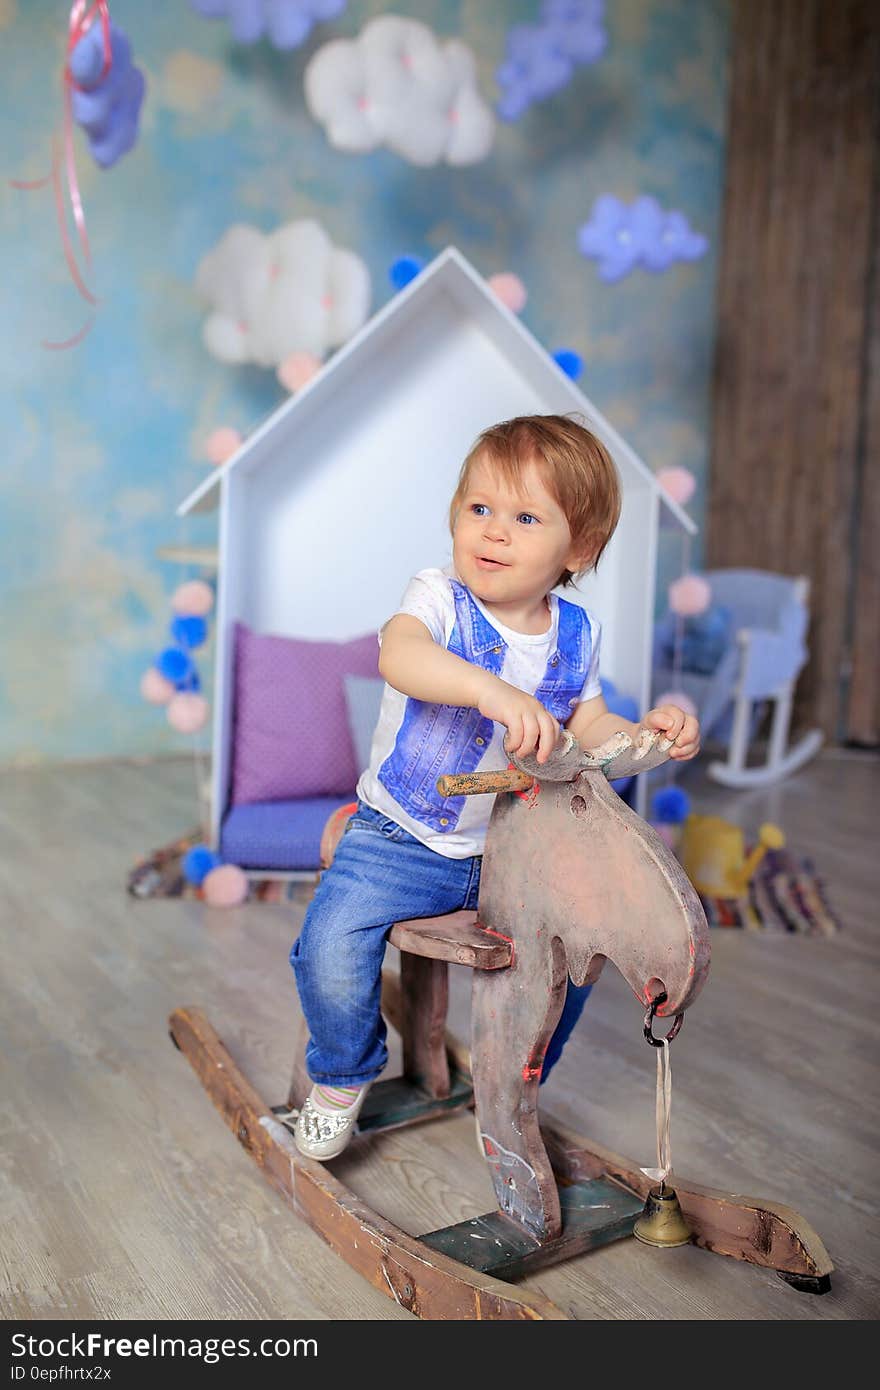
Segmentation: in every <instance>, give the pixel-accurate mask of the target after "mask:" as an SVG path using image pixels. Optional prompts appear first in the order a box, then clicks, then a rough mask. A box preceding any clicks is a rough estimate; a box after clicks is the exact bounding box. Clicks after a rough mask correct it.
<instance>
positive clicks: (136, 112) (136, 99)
mask: <svg viewBox="0 0 880 1390" xmlns="http://www.w3.org/2000/svg"><path fill="white" fill-rule="evenodd" d="M110 53H111V61H110V66H109V68H108V69H107V72H106V73H105V72H104V35H103V28H102V26H101V25H100V24H92V25H91V27H90V28H89V29H88V31H87V32H86V33H85V34H83V36H82V38H81V39H80V41H79V43H78V44H77V45H76V46H75V48H74V49H73V52H72V53H71V55H70V75H71V77H72V78H73V81H74V82H75V83H76V86H75V87H74V88H73V90H72V92H71V109H72V111H73V119H74V120H75V121H76V123H77V125H79V126H82V128H83V130H84V131H85V133H86V135H87V136H88V140H89V149H90V150H91V152H92V158H93V159H94V161H95V163H96V164H99V165H100V166H101V168H102V169H109V168H110V166H111V165H112V164H115V163H116V161H117V160H118V159H121V158H122V156H123V155H124V154H127V153H128V151H129V150H130V149H131V147H132V145H133V144H134V143H135V141H136V140H137V136H138V121H139V119H140V113H141V106H142V104H143V100H144V92H145V91H146V85H147V84H146V82H145V80H144V74H143V73H142V72H141V70H140V68H136V67H135V66H134V64H133V63H132V61H131V44H130V43H129V41H128V39H127V38H126V36H125V34H124V33H123V32H122V30H121V29H120V28H118V27H117V25H115V24H113V23H111V25H110Z"/></svg>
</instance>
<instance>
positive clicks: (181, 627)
mask: <svg viewBox="0 0 880 1390" xmlns="http://www.w3.org/2000/svg"><path fill="white" fill-rule="evenodd" d="M170 630H171V636H172V637H173V638H174V640H175V642H177V643H178V644H179V646H181V647H188V648H189V650H190V651H192V649H193V647H200V646H201V645H202V643H203V642H204V640H205V638H206V637H207V635H208V624H207V623H206V622H205V620H204V618H202V617H199V616H198V615H197V614H195V613H178V614H177V615H176V616H175V617H174V618H172V619H171V629H170Z"/></svg>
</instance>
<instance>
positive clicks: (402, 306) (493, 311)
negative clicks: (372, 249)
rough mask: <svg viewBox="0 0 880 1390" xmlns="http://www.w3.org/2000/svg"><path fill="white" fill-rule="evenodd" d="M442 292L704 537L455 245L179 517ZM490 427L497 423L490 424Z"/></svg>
mask: <svg viewBox="0 0 880 1390" xmlns="http://www.w3.org/2000/svg"><path fill="white" fill-rule="evenodd" d="M438 293H441V294H446V295H449V296H452V298H453V299H454V300H455V301H456V302H457V304H458V306H459V307H460V309H461V310H462V311H463V312H464V313H465V314H467V315H469V316H470V317H471V319H472V320H473V322H474V324H475V325H476V326H477V327H478V328H479V330H480V331H481V332H482V333H483V334H486V335H488V336H489V337H490V338H491V340H492V343H493V346H494V348H495V350H496V351H497V352H498V353H499V354H501V355H502V356H504V357H506V358H507V360H508V361H509V363H510V365H511V366H512V367H513V368H514V369H515V370H517V371H520V372H522V373H523V374H524V375H525V376H527V377H528V378H529V379H530V381H532V382H533V383H535V384H536V385H537V387H538V389H539V391H540V392H541V395H542V398H543V399H544V400H548V401H552V402H553V403H552V404H548V406H547V413H551V412H554V413H557V414H560V415H563V414H568V413H570V412H572V411H578V412H580V413H581V414H583V415H584V416H585V417H586V420H587V422H588V424H589V426H590V428H591V429H592V430H593V431H594V432H595V433H596V434H597V435H598V436H599V437H600V438H601V439H602V440H603V442H604V443H605V444H606V446H607V447H608V449H609V450H610V452H611V454H612V457H613V458H614V460H615V462H616V463H617V465H618V467H619V468H621V470H622V471H623V473H624V482H625V481H626V477H625V475H626V472H627V471H628V470H632V471H633V472H634V473H635V474H636V475H639V476H640V477H641V478H642V479H643V480H644V482H645V483H647V484H648V485H649V486H650V488H652V489H653V490H654V491H655V492H656V494H657V496H658V498H659V501H660V503H661V505H662V507H663V508H664V509H665V511H666V512H667V513H668V515H669V517H670V519H671V520H674V522H676V523H678V525H679V526H681V527H682V528H683V529H684V530H685V531H686V532H688V533H689V534H691V535H693V534H694V533H695V532H696V529H697V528H696V525H695V524H694V522H693V521H692V519H691V518H690V517H689V516H688V515H687V513H686V512H684V511H683V510H682V509H681V507H680V506H679V505H678V504H677V503H676V502H674V501H673V500H672V498H671V497H669V496H668V494H667V493H666V492H665V491H664V490H663V489H662V488H661V487H660V486H659V484H658V483H657V480H656V478H655V477H654V474H653V473H652V472H651V469H650V468H649V467H648V466H647V464H645V463H644V461H643V460H642V459H641V458H640V457H639V456H638V454H637V453H636V452H635V451H634V450H633V449H632V448H631V447H630V446H629V444H627V442H626V440H625V439H623V438H622V436H621V435H620V434H618V432H617V430H615V429H614V427H613V425H611V424H610V423H609V422H608V420H606V418H605V416H604V415H602V413H601V411H599V410H598V409H597V408H596V406H595V405H594V404H593V402H592V401H590V400H589V399H588V398H587V396H585V395H584V393H583V392H582V391H581V390H580V388H579V387H578V386H577V384H576V383H575V382H574V381H572V379H571V378H570V377H569V376H567V375H566V373H565V372H563V371H562V369H561V368H560V367H559V366H558V364H557V363H556V362H555V361H554V359H553V358H552V357H551V356H550V354H549V353H548V352H547V350H546V349H545V348H544V347H543V346H542V345H541V344H540V343H539V342H538V340H537V338H535V337H534V335H533V334H532V333H530V332H529V330H528V329H527V328H526V327H525V326H524V325H523V324H522V323H521V321H520V320H519V319H518V318H517V316H516V315H515V314H514V313H512V312H511V311H510V310H509V309H508V308H507V307H506V306H505V305H504V304H502V303H501V301H500V300H499V299H498V297H497V295H495V294H494V292H493V291H492V290H491V289H490V287H489V285H488V284H487V283H486V281H485V280H484V279H483V278H482V276H481V275H479V274H478V272H477V271H476V270H475V269H474V268H473V266H472V265H471V264H470V262H469V261H468V260H466V258H465V257H464V256H463V255H462V254H461V252H460V251H458V250H457V249H456V248H455V247H454V246H449V247H447V248H446V250H445V251H442V252H441V253H440V254H439V255H438V256H437V257H436V258H435V259H434V260H433V261H432V262H431V264H430V265H428V266H426V267H425V269H424V270H422V271H421V273H420V274H419V275H417V276H416V278H415V279H414V280H412V281H411V282H410V283H409V285H407V286H406V288H405V289H403V290H401V291H400V293H399V294H397V295H396V296H395V297H394V298H393V299H391V300H389V302H388V303H387V304H386V305H385V307H384V308H382V309H380V310H379V311H378V313H376V314H374V315H373V317H372V318H371V319H370V320H369V321H368V322H367V323H365V324H364V326H363V328H361V329H360V330H359V332H358V333H356V334H355V335H354V337H352V338H350V339H349V341H348V342H347V343H346V344H345V345H344V346H343V347H342V348H341V349H340V350H339V351H338V352H337V353H336V354H335V355H334V356H333V357H332V358H331V359H330V360H329V362H327V364H326V365H325V366H324V368H323V369H322V370H321V371H320V372H319V373H318V374H317V376H315V377H313V379H312V380H311V381H310V382H309V383H308V384H307V385H306V386H304V387H303V388H302V389H301V390H300V391H298V392H297V393H296V394H295V395H293V396H291V398H290V399H289V400H288V401H285V402H284V404H283V405H281V406H279V407H278V409H277V410H275V411H273V412H272V414H271V415H269V416H268V417H267V419H266V420H264V421H263V423H262V424H261V425H260V426H259V427H258V428H257V429H255V430H254V431H253V432H252V433H251V434H250V435H248V437H247V439H245V440H244V442H243V443H242V445H241V447H240V448H239V449H238V451H237V452H236V453H235V454H234V455H233V456H232V457H231V458H230V459H228V460H227V461H226V463H225V464H223V466H222V467H220V468H217V469H215V470H214V471H213V472H212V473H211V474H209V476H208V477H206V478H205V479H204V480H203V481H202V482H201V483H200V484H199V486H198V487H197V488H195V489H194V490H193V491H192V492H191V493H190V494H189V496H188V497H187V498H186V499H185V500H184V501H183V502H182V503H181V504H180V506H179V507H178V509H177V514H178V516H186V515H188V514H189V513H190V512H195V511H207V510H210V509H212V508H213V507H215V506H216V505H217V498H218V490H219V487H220V484H221V482H222V481H223V479H224V478H225V477H226V476H228V475H229V474H231V473H233V472H235V471H242V470H243V471H246V472H251V471H252V470H253V469H256V468H259V467H260V464H261V463H262V462H263V460H264V459H266V458H267V457H269V456H270V455H271V453H272V451H273V447H274V439H275V437H276V433H277V432H278V431H279V430H281V429H282V428H284V432H285V434H286V433H287V427H288V426H290V427H292V428H295V429H299V427H300V426H301V425H305V424H306V422H311V420H312V419H313V417H314V416H315V415H316V414H317V413H318V412H320V411H322V410H324V409H327V410H330V411H332V409H333V399H334V396H335V394H336V393H337V391H338V389H339V387H340V385H341V384H342V383H343V382H346V381H347V380H348V379H349V378H350V377H351V374H352V373H353V372H355V371H357V370H358V364H359V363H360V362H361V361H362V360H363V359H364V358H366V357H367V356H372V355H374V354H375V353H377V352H381V351H382V350H383V348H384V346H385V345H386V344H387V343H389V342H391V341H392V340H393V339H394V338H395V337H396V336H397V335H398V333H399V332H400V329H401V328H402V326H403V325H405V324H406V323H407V322H408V321H410V320H411V319H412V318H413V317H414V316H417V315H419V314H420V313H421V312H422V310H423V309H424V308H426V307H427V306H428V305H429V304H430V303H431V302H432V300H434V299H435V298H436V296H437V295H438ZM522 413H526V411H523V412H522ZM485 423H486V424H489V423H493V422H492V421H490V420H487V421H486V422H485Z"/></svg>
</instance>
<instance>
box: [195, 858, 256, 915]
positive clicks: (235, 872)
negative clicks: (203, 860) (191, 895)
mask: <svg viewBox="0 0 880 1390" xmlns="http://www.w3.org/2000/svg"><path fill="white" fill-rule="evenodd" d="M202 893H203V895H204V899H205V902H206V903H207V904H208V905H209V906H210V907H237V906H238V904H239V903H243V902H244V900H245V898H246V897H247V893H248V881H247V877H246V875H245V874H244V873H243V871H242V870H241V869H240V868H239V867H238V865H237V864H221V865H220V866H219V867H218V868H216V869H211V871H210V873H208V874H206V876H205V878H204V880H203V882H202Z"/></svg>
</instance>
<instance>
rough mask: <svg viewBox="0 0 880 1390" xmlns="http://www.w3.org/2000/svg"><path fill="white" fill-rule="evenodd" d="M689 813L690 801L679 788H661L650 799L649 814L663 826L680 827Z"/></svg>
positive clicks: (685, 793)
mask: <svg viewBox="0 0 880 1390" xmlns="http://www.w3.org/2000/svg"><path fill="white" fill-rule="evenodd" d="M690 813H691V799H690V797H689V796H688V794H687V792H685V791H682V789H681V787H663V788H662V789H661V790H660V791H658V792H655V793H654V795H653V797H652V798H651V814H652V817H653V819H654V820H656V821H659V822H661V823H662V824H664V825H682V824H683V823H684V822H685V821H686V820H687V818H688V816H689V815H690Z"/></svg>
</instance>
